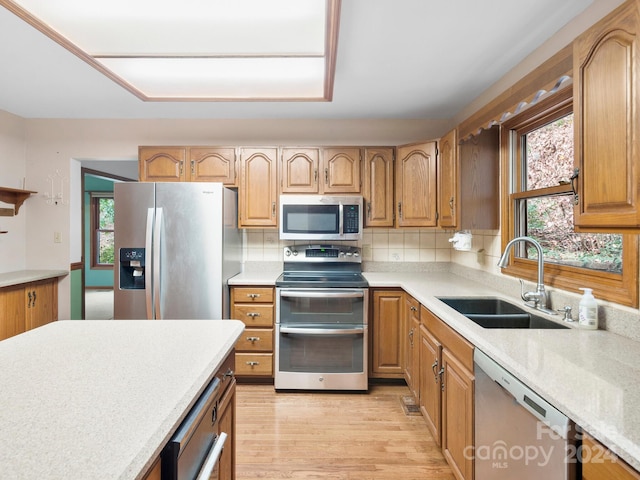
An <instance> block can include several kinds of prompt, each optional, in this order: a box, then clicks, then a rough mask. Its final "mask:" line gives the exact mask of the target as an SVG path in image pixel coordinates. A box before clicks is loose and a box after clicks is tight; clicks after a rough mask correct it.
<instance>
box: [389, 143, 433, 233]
mask: <svg viewBox="0 0 640 480" xmlns="http://www.w3.org/2000/svg"><path fill="white" fill-rule="evenodd" d="M395 180H396V208H397V209H396V226H397V227H434V226H435V225H436V212H437V210H436V181H437V179H436V142H426V143H419V144H412V145H403V146H401V147H398V148H397V150H396V179H395Z"/></svg>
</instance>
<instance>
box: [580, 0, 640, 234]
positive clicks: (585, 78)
mask: <svg viewBox="0 0 640 480" xmlns="http://www.w3.org/2000/svg"><path fill="white" fill-rule="evenodd" d="M639 26H640V3H639V2H637V1H627V2H625V3H624V4H623V5H622V6H620V7H619V8H617V9H616V10H614V11H613V12H612V13H611V14H609V15H608V16H606V17H605V18H604V19H602V20H601V21H600V22H598V23H596V24H595V25H594V26H593V27H592V28H590V29H589V30H587V31H586V32H585V33H583V34H582V35H580V36H579V37H578V38H577V39H576V40H575V41H574V44H573V70H574V79H573V108H574V149H575V163H576V167H577V168H579V169H580V170H579V176H578V199H579V201H578V205H577V206H576V208H575V212H574V214H575V224H576V229H577V230H578V231H612V230H619V231H623V232H624V231H631V230H635V231H640V205H639V204H638V197H639V191H640V158H639V151H638V149H639V148H640V147H639V146H638V142H639V141H640V140H639V138H638V136H639V135H640V133H639V129H640V125H639V122H638V116H639V115H640V92H638V85H640V54H639V49H640V42H639V41H638V35H639V34H640V29H639Z"/></svg>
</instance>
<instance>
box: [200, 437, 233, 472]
mask: <svg viewBox="0 0 640 480" xmlns="http://www.w3.org/2000/svg"><path fill="white" fill-rule="evenodd" d="M226 441H227V434H226V433H224V432H222V433H220V435H218V439H217V440H216V441H215V443H214V444H213V445H212V448H211V450H210V451H209V455H207V459H206V460H205V461H204V464H203V465H202V469H201V470H200V473H198V476H197V477H196V480H208V479H209V478H210V477H211V472H213V470H214V469H215V468H216V466H217V464H218V460H220V455H222V449H223V448H224V444H225V442H226Z"/></svg>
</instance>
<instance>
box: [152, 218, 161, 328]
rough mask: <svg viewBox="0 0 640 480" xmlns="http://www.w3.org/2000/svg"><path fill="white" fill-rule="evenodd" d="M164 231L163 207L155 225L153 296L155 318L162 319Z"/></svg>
mask: <svg viewBox="0 0 640 480" xmlns="http://www.w3.org/2000/svg"><path fill="white" fill-rule="evenodd" d="M161 233H162V208H156V223H155V225H154V227H153V298H154V304H155V317H154V319H155V320H161V319H162V311H161V309H160V295H161V294H162V292H161V288H160V278H161V271H160V249H161V247H162V242H161Z"/></svg>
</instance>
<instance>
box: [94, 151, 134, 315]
mask: <svg viewBox="0 0 640 480" xmlns="http://www.w3.org/2000/svg"><path fill="white" fill-rule="evenodd" d="M92 164H100V166H101V167H103V168H102V169H101V170H95V169H93V168H89V166H91V165H92ZM103 164H110V165H109V166H111V165H113V167H112V168H109V170H110V171H105V170H106V168H104V165H103ZM125 164H127V165H125ZM132 164H133V165H132ZM116 167H119V168H116ZM123 167H124V168H123ZM132 167H133V168H132ZM137 168H138V167H137V162H135V161H134V162H129V161H127V162H123V161H118V162H115V161H114V162H104V161H102V162H91V161H83V162H82V168H81V180H82V181H81V185H82V228H81V230H82V314H81V318H82V319H88V320H110V319H113V262H114V254H115V252H114V251H113V234H114V231H113V186H114V184H115V183H116V182H130V181H135V180H134V179H133V178H130V176H134V175H135V177H136V178H137ZM114 169H115V171H116V172H121V171H122V172H124V174H125V175H127V176H123V175H121V174H117V173H113V171H114Z"/></svg>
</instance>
